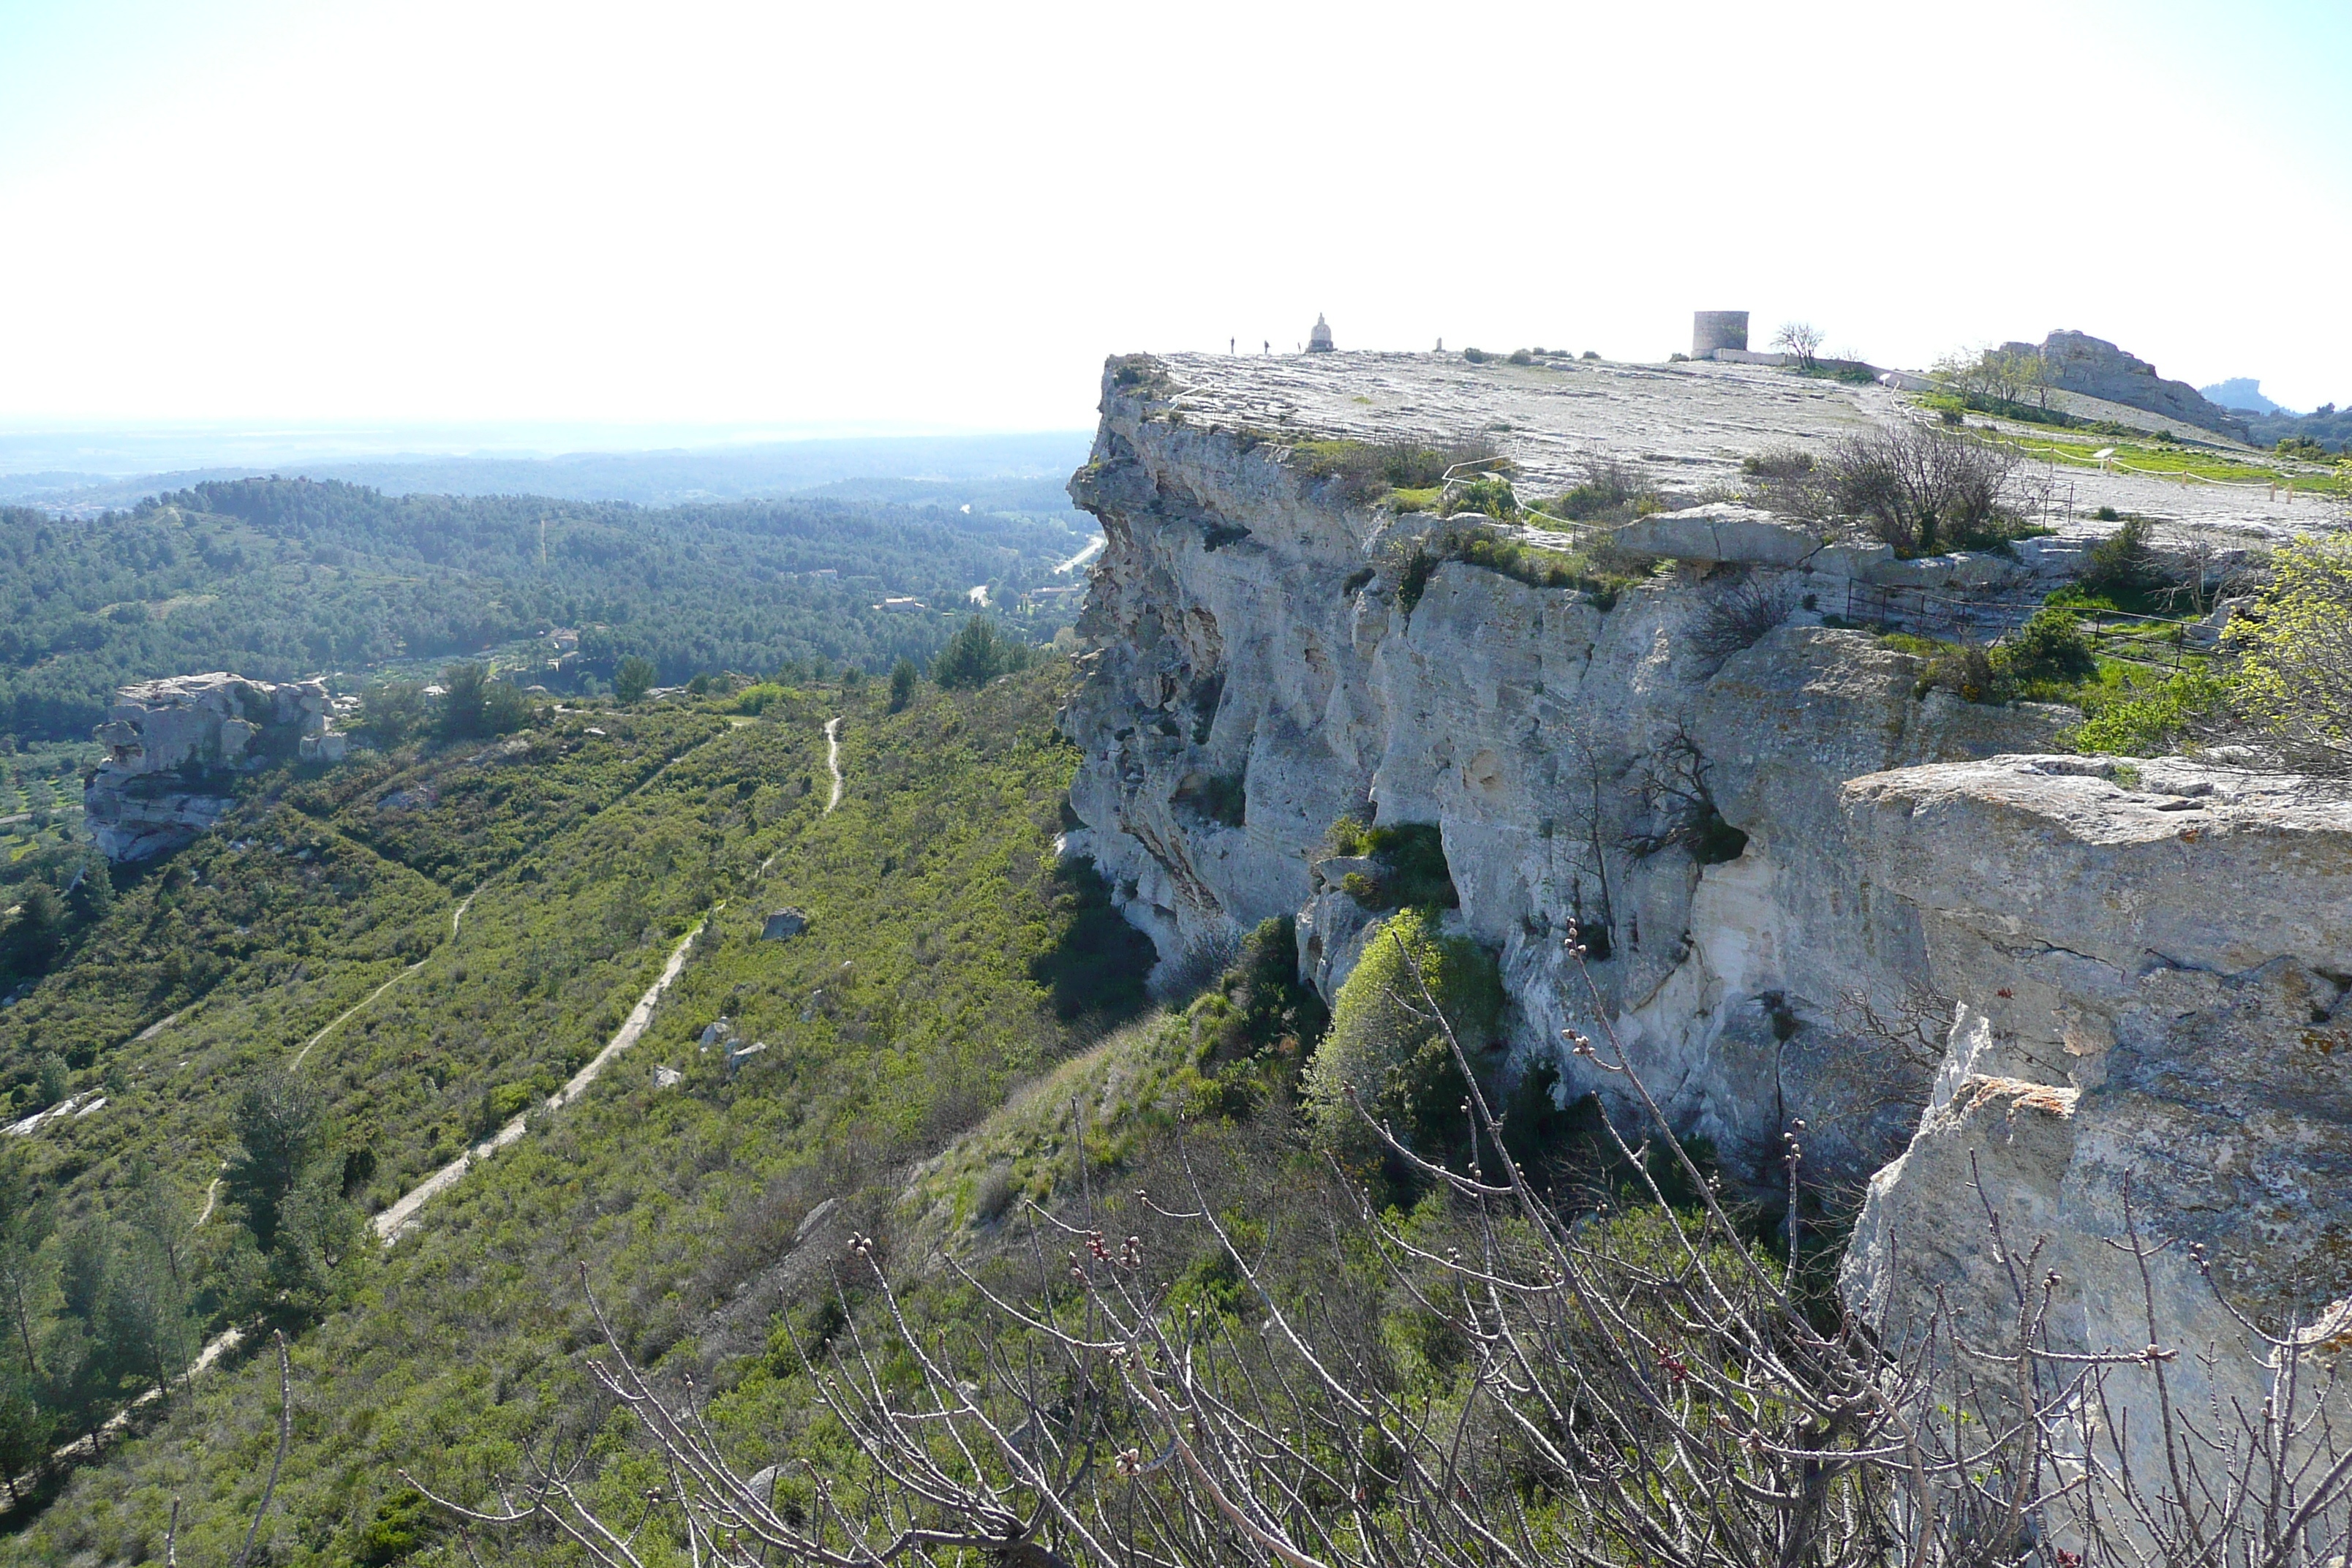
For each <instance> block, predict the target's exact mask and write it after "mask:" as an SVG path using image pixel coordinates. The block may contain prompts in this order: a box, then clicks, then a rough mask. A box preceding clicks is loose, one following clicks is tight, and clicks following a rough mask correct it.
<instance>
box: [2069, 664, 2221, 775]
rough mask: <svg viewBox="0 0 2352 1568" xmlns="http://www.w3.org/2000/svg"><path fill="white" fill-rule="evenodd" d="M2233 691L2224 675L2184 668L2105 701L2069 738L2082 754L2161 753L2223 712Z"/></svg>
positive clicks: (2176, 747)
mask: <svg viewBox="0 0 2352 1568" xmlns="http://www.w3.org/2000/svg"><path fill="white" fill-rule="evenodd" d="M2230 700H2231V689H2230V686H2229V683H2228V682H2227V681H2224V680H2222V679H2218V678H2217V677H2214V676H2210V675H2206V674H2203V673H2201V672H2198V671H2193V670H2192V671H2185V672H2183V673H2182V674H2179V675H2176V676H2173V677H2172V678H2171V679H2168V680H2166V681H2165V682H2164V683H2163V684H2162V685H2160V686H2158V687H2157V688H2156V689H2153V690H2149V691H2141V692H2136V693H2134V694H2132V695H2130V696H2126V697H2124V698H2121V699H2119V700H2115V701H2112V702H2108V703H2105V704H2104V705H2103V706H2101V707H2100V708H2099V709H2098V710H2096V711H2095V712H2094V713H2093V714H2091V716H2090V717H2089V718H2087V719H2085V720H2084V721H2083V723H2082V725H2081V726H2080V727H2079V728H2078V729H2076V730H2075V731H2074V735H2073V737H2072V741H2073V743H2074V749H2075V750H2076V751H2078V752H2084V753H2085V754H2086V755H2098V754H2101V753H2105V754H2107V755H2113V756H2126V757H2157V756H2164V755H2166V754H2168V753H2170V752H2177V751H2179V750H2180V749H2181V747H2182V746H2183V745H2184V744H2185V743H2187V742H2188V741H2189V740H2190V739H2191V738H2192V737H2193V736H2194V735H2195V734H2196V733H2197V731H2199V730H2200V729H2203V728H2205V727H2206V726H2208V725H2209V724H2210V723H2212V722H2214V721H2217V720H2221V719H2223V718H2226V717H2227V716H2228V714H2229V710H2230Z"/></svg>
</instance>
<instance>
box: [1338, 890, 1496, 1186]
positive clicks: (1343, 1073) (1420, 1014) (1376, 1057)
mask: <svg viewBox="0 0 2352 1568" xmlns="http://www.w3.org/2000/svg"><path fill="white" fill-rule="evenodd" d="M1416 975H1417V979H1416ZM1423 985H1426V986H1427V987H1428V989H1429V994H1430V995H1431V996H1432V997H1433V998H1435V1000H1436V1002H1437V1004H1438V1005H1439V1006H1441V1007H1443V1008H1444V1010H1445V1015H1446V1016H1447V1017H1448V1018H1450V1019H1452V1020H1453V1023H1454V1029H1455V1031H1456V1033H1457V1034H1458V1035H1459V1036H1460V1037H1461V1039H1462V1042H1463V1045H1464V1047H1465V1048H1468V1049H1473V1050H1475V1049H1476V1048H1477V1047H1480V1046H1483V1045H1484V1044H1486V1041H1487V1038H1488V1037H1489V1036H1490V1035H1491V1034H1492V1033H1493V1031H1494V1028H1495V1026H1496V1022H1497V1021H1498V1020H1499V1019H1500V1017H1501V1016H1502V1010H1503V986H1502V978H1501V975H1500V973H1499V972H1498V970H1497V969H1496V963H1495V960H1494V958H1493V956H1492V955H1491V954H1489V953H1488V952H1486V950H1485V949H1484V948H1482V947H1480V946H1479V945H1478V944H1477V943H1476V942H1472V941H1470V940H1469V939H1468V938H1466V937H1449V936H1443V935H1440V934H1439V932H1438V930H1437V921H1436V918H1435V916H1433V915H1432V914H1429V913H1426V912H1424V911H1421V910H1403V911H1402V912H1400V913H1398V914H1396V915H1393V916H1391V917H1390V918H1389V919H1388V920H1387V921H1383V922H1381V925H1380V927H1379V928H1378V929H1377V930H1375V931H1374V932H1373V933H1372V935H1371V936H1370V939H1369V940H1368V941H1367V942H1365V944H1364V953H1363V957H1362V958H1361V959H1360V960H1358V962H1357V964H1356V967H1355V969H1354V971H1353V972H1352V973H1349V976H1348V980H1347V983H1346V984H1344V985H1342V986H1341V987H1340V988H1339V1000H1338V1002H1337V1004H1336V1005H1334V1006H1333V1007H1332V1009H1331V1027H1330V1029H1329V1031H1328V1033H1327V1034H1326V1035H1325V1036H1324V1037H1323V1043H1322V1045H1321V1046H1320V1047H1318V1049H1317V1050H1316V1052H1315V1058H1314V1060H1313V1061H1312V1062H1311V1063H1310V1064H1309V1065H1308V1067H1307V1081H1306V1093H1307V1114H1308V1118H1309V1120H1310V1121H1311V1123H1312V1124H1313V1126H1314V1129H1315V1132H1316V1136H1317V1139H1318V1142H1321V1143H1322V1144H1323V1145H1324V1146H1325V1147H1327V1148H1330V1149H1334V1150H1339V1151H1345V1152H1354V1153H1358V1154H1361V1153H1364V1152H1368V1151H1369V1149H1370V1146H1371V1143H1372V1140H1371V1136H1370V1131H1368V1130H1367V1129H1366V1128H1365V1127H1364V1126H1363V1125H1362V1123H1361V1121H1360V1119H1359V1117H1358V1115H1357V1113H1356V1110H1355V1105H1357V1104H1360V1105H1361V1106H1362V1107H1363V1109H1364V1110H1365V1111H1366V1112H1368V1113H1370V1115H1371V1116H1372V1118H1373V1119H1374V1120H1375V1121H1385V1122H1387V1123H1388V1124H1389V1126H1390V1128H1391V1131H1394V1132H1395V1133H1396V1135H1397V1137H1398V1138H1399V1139H1400V1140H1401V1141H1402V1142H1405V1143H1406V1144H1408V1145H1411V1146H1413V1147H1417V1148H1418V1147H1429V1148H1432V1149H1435V1148H1439V1147H1443V1146H1444V1144H1446V1143H1449V1142H1452V1140H1453V1138H1454V1133H1455V1131H1456V1129H1457V1127H1458V1125H1459V1123H1460V1113H1459V1111H1458V1110H1456V1107H1457V1105H1458V1104H1459V1102H1460V1100H1461V1099H1462V1078H1461V1075H1460V1073H1459V1072H1458V1071H1456V1069H1455V1067H1454V1058H1453V1052H1452V1050H1451V1048H1450V1047H1448V1046H1447V1044H1446V1041H1445V1036H1444V1032H1443V1031H1442V1030H1440V1029H1439V1028H1438V1026H1437V1025H1436V1023H1435V1021H1434V1020H1433V1019H1432V1018H1430V1017H1429V1016H1428V1015H1427V1012H1426V1009H1425V1007H1424V1006H1423V1003H1422V999H1421V987H1422V986H1423ZM1351 1097H1352V1099H1353V1102H1354V1103H1352V1104H1351V1103H1350V1099H1351Z"/></svg>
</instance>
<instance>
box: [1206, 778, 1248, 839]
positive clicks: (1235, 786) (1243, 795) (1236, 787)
mask: <svg viewBox="0 0 2352 1568" xmlns="http://www.w3.org/2000/svg"><path fill="white" fill-rule="evenodd" d="M1248 805H1249V795H1248V791H1247V789H1246V788H1245V787H1244V780H1243V778H1242V775H1241V774H1239V773H1219V774H1217V775H1216V776H1215V777H1213V778H1212V779H1210V780H1209V781H1208V782H1207V783H1205V784H1202V786H1201V787H1200V790H1199V791H1198V792H1197V793H1196V794H1195V795H1193V796H1192V806H1193V809H1194V810H1196V811H1198V812H1199V813H1200V814H1201V816H1202V820H1204V821H1208V822H1215V823H1222V824H1223V826H1227V827H1239V826H1242V823H1243V820H1244V815H1245V814H1246V812H1247V810H1248Z"/></svg>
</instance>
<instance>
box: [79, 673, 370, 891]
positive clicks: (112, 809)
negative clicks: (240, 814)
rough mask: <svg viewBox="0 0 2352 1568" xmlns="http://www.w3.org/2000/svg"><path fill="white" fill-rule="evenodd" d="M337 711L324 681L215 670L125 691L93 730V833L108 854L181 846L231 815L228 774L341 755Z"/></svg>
mask: <svg viewBox="0 0 2352 1568" xmlns="http://www.w3.org/2000/svg"><path fill="white" fill-rule="evenodd" d="M331 712H332V702H331V699H330V698H329V697H328V695H327V688H326V683H325V682H323V681H318V680H297V681H284V682H278V683H272V682H270V681H266V680H247V679H242V678H240V677H237V676H234V675H228V674H225V673H218V672H215V673H214V674H211V675H185V676H177V677H174V678H173V679H168V680H148V681H142V682H140V683H139V684H137V685H135V686H126V687H124V688H123V689H121V691H119V692H118V693H116V695H115V700H114V705H113V706H112V707H111V708H110V709H109V710H107V719H106V722H105V723H103V724H100V726H98V728H97V729H96V730H94V731H91V733H92V735H93V736H94V737H95V738H96V739H97V740H98V741H99V742H100V743H101V744H103V745H104V746H105V747H106V752H107V754H106V760H105V761H104V762H102V763H100V764H99V766H98V769H97V771H96V772H95V773H92V774H91V775H90V777H89V782H88V783H86V784H84V785H83V786H82V805H83V809H84V812H85V813H86V820H87V821H88V822H89V828H90V834H91V837H92V838H93V839H95V840H96V842H97V844H98V847H99V849H100V852H101V853H102V854H104V855H105V856H106V857H107V858H109V859H110V860H142V859H145V858H148V857H150V856H153V855H160V854H163V853H164V852H165V851H167V850H171V849H176V848H178V847H181V846H182V845H184V844H186V843H188V842H190V841H191V840H193V839H194V837H196V836H197V835H198V834H200V833H203V832H204V831H205V829H207V828H209V827H211V826H213V824H214V823H215V822H217V821H219V820H220V818H221V816H223V815H224V814H226V812H227V810H228V808H229V805H230V797H229V795H227V794H226V792H225V790H224V789H223V787H222V785H223V784H224V782H225V780H226V777H227V776H229V775H232V774H234V773H240V772H245V771H249V770H251V769H254V768H258V767H260V766H262V765H264V764H265V763H268V762H271V761H275V760H278V759H282V758H285V757H289V756H299V757H302V758H305V759H316V760H319V761H323V762H336V761H340V760H341V757H342V755H343V749H344V747H345V746H346V745H347V744H348V742H347V741H346V740H345V738H344V737H343V736H341V735H339V734H336V733H334V732H333V731H332V728H331V719H330V715H331Z"/></svg>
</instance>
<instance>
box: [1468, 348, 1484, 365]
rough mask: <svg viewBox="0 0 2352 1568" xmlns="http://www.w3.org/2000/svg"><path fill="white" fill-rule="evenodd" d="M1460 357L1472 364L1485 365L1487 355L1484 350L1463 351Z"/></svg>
mask: <svg viewBox="0 0 2352 1568" xmlns="http://www.w3.org/2000/svg"><path fill="white" fill-rule="evenodd" d="M1462 357H1463V358H1464V359H1466V360H1468V361H1469V362H1470V363H1472V364H1485V363H1486V359H1487V354H1486V350H1484V349H1464V350H1463V351H1462Z"/></svg>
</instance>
